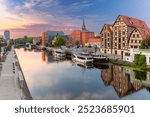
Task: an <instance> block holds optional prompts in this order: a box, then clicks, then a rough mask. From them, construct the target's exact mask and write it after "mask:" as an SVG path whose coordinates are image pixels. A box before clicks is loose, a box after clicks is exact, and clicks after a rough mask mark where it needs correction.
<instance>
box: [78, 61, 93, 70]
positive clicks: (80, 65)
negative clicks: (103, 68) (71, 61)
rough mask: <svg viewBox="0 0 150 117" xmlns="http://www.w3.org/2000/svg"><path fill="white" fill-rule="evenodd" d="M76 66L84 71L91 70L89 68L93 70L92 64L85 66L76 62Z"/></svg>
mask: <svg viewBox="0 0 150 117" xmlns="http://www.w3.org/2000/svg"><path fill="white" fill-rule="evenodd" d="M76 65H77V66H79V67H81V68H85V69H91V68H93V65H92V64H91V65H86V64H84V63H81V62H77V63H76Z"/></svg>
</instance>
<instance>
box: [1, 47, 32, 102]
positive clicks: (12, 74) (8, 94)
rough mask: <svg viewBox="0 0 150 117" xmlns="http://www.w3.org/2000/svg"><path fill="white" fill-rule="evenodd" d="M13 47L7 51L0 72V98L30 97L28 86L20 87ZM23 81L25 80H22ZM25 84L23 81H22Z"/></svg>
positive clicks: (16, 98) (19, 98)
mask: <svg viewBox="0 0 150 117" xmlns="http://www.w3.org/2000/svg"><path fill="white" fill-rule="evenodd" d="M14 52H15V51H14V49H12V50H11V51H9V52H8V55H7V57H6V60H5V62H3V63H2V70H1V74H0V100H22V99H31V96H30V94H29V92H28V88H27V87H25V86H23V87H20V82H19V76H18V69H17V67H16V65H15V62H14V61H15V60H16V58H15V53H14ZM24 82H25V81H24ZM24 84H25V83H24Z"/></svg>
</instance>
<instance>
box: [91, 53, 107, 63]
mask: <svg viewBox="0 0 150 117" xmlns="http://www.w3.org/2000/svg"><path fill="white" fill-rule="evenodd" d="M92 57H93V62H94V63H107V62H109V59H108V57H106V56H104V55H92Z"/></svg>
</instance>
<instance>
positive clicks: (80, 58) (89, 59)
mask: <svg viewBox="0 0 150 117" xmlns="http://www.w3.org/2000/svg"><path fill="white" fill-rule="evenodd" d="M72 60H73V61H77V62H81V63H84V64H92V63H93V58H92V57H91V56H83V55H78V54H73V55H72Z"/></svg>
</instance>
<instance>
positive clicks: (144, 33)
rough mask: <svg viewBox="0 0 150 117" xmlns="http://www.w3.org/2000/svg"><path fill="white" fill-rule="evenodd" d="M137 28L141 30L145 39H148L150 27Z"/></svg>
mask: <svg viewBox="0 0 150 117" xmlns="http://www.w3.org/2000/svg"><path fill="white" fill-rule="evenodd" d="M137 30H138V31H139V33H140V34H141V36H142V38H143V39H146V38H147V37H148V36H150V29H144V28H137Z"/></svg>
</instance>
